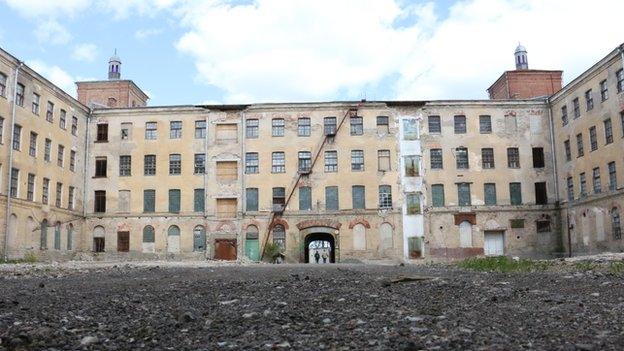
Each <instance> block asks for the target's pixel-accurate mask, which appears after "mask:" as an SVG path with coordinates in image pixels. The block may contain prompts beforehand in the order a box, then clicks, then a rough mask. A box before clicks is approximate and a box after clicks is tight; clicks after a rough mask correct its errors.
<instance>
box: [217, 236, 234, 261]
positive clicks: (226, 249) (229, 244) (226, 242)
mask: <svg viewBox="0 0 624 351" xmlns="http://www.w3.org/2000/svg"><path fill="white" fill-rule="evenodd" d="M214 258H215V259H217V260H227V261H234V260H236V239H216V240H215V257H214Z"/></svg>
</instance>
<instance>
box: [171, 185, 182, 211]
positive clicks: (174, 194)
mask: <svg viewBox="0 0 624 351" xmlns="http://www.w3.org/2000/svg"><path fill="white" fill-rule="evenodd" d="M169 213H180V189H169Z"/></svg>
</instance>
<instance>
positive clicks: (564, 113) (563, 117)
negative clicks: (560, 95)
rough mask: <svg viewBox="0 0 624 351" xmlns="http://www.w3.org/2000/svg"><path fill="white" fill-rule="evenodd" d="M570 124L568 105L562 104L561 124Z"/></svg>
mask: <svg viewBox="0 0 624 351" xmlns="http://www.w3.org/2000/svg"><path fill="white" fill-rule="evenodd" d="M567 124H568V106H566V105H563V106H561V125H564V126H565V125H567Z"/></svg>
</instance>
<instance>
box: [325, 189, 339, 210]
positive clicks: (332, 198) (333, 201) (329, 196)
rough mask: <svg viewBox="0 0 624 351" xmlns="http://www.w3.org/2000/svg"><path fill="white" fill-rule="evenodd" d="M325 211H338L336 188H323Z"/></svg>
mask: <svg viewBox="0 0 624 351" xmlns="http://www.w3.org/2000/svg"><path fill="white" fill-rule="evenodd" d="M325 210H327V211H338V187H337V186H328V187H325Z"/></svg>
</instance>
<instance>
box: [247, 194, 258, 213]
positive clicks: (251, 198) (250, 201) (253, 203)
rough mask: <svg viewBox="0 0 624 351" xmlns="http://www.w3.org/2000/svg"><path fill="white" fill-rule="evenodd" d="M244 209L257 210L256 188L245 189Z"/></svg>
mask: <svg viewBox="0 0 624 351" xmlns="http://www.w3.org/2000/svg"><path fill="white" fill-rule="evenodd" d="M245 211H248V212H255V211H258V188H247V189H245Z"/></svg>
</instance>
